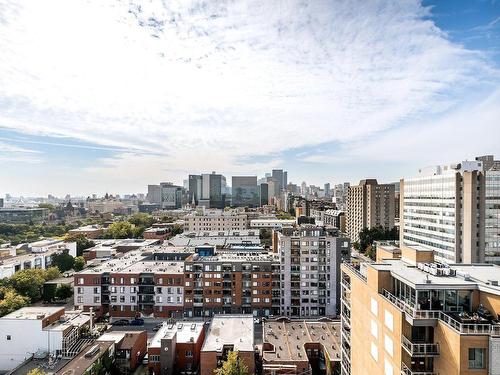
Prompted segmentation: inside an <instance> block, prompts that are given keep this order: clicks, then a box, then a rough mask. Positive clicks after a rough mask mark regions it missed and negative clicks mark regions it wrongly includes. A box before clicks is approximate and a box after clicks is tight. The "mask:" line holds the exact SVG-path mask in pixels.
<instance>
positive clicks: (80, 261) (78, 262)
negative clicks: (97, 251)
mask: <svg viewBox="0 0 500 375" xmlns="http://www.w3.org/2000/svg"><path fill="white" fill-rule="evenodd" d="M83 267H85V259H84V258H83V257H81V256H80V257H76V258H75V262H74V264H73V268H74V269H75V271H77V272H78V271H81V270H83Z"/></svg>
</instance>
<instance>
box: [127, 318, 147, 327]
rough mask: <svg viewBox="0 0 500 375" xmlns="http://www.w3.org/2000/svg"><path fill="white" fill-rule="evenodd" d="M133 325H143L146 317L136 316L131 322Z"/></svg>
mask: <svg viewBox="0 0 500 375" xmlns="http://www.w3.org/2000/svg"><path fill="white" fill-rule="evenodd" d="M130 325H131V326H143V325H144V319H141V318H135V319H134V320H132V321H131V322H130Z"/></svg>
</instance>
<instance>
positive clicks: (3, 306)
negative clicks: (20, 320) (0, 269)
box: [0, 287, 30, 316]
mask: <svg viewBox="0 0 500 375" xmlns="http://www.w3.org/2000/svg"><path fill="white" fill-rule="evenodd" d="M29 304H30V299H29V298H28V297H23V296H20V295H19V294H17V293H16V291H15V290H14V289H12V288H5V287H2V288H0V316H4V315H7V314H10V313H11V312H13V311H16V310H19V309H20V308H21V307H25V306H29Z"/></svg>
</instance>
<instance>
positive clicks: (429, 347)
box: [401, 335, 439, 357]
mask: <svg viewBox="0 0 500 375" xmlns="http://www.w3.org/2000/svg"><path fill="white" fill-rule="evenodd" d="M401 343H402V344H403V348H404V349H405V350H406V352H407V353H408V354H409V355H410V356H412V357H428V356H434V355H439V345H438V344H434V343H413V342H411V341H410V340H409V339H408V338H407V337H406V336H404V335H403V336H401Z"/></svg>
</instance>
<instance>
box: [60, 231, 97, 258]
mask: <svg viewBox="0 0 500 375" xmlns="http://www.w3.org/2000/svg"><path fill="white" fill-rule="evenodd" d="M65 241H66V242H76V254H77V255H83V250H86V249H89V248H91V247H94V246H95V242H94V241H92V240H90V239H88V238H87V237H85V236H84V235H83V234H72V235H67V236H66V238H65Z"/></svg>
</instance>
